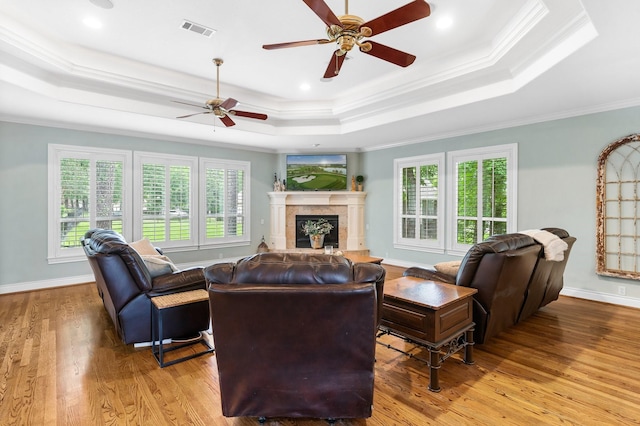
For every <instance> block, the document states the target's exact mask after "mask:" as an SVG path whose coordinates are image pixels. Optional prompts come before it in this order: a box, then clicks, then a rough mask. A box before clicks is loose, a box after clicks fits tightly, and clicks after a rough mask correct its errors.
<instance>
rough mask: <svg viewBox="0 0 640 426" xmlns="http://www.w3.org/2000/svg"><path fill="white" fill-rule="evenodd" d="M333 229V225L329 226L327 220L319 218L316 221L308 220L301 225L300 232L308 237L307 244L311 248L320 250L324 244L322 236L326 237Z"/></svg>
mask: <svg viewBox="0 0 640 426" xmlns="http://www.w3.org/2000/svg"><path fill="white" fill-rule="evenodd" d="M332 229H333V225H332V224H330V223H329V222H328V221H327V219H323V218H320V219H318V220H316V221H313V220H308V221H306V222H305V224H304V225H302V231H303V232H304V235H308V236H309V242H310V243H311V248H314V249H318V248H322V245H323V244H324V236H325V235H327V234H328V233H329V232H331V230H332Z"/></svg>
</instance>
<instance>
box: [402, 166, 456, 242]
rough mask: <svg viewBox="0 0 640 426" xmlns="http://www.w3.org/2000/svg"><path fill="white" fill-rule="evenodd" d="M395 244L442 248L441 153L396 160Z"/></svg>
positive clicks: (442, 168)
mask: <svg viewBox="0 0 640 426" xmlns="http://www.w3.org/2000/svg"><path fill="white" fill-rule="evenodd" d="M394 175H395V176H396V185H395V194H394V200H396V204H395V209H394V210H395V215H394V216H395V221H394V223H395V224H396V229H395V230H394V246H395V247H397V248H406V249H425V250H436V251H442V250H443V249H444V220H443V217H444V212H443V209H444V203H443V196H444V192H443V191H442V190H441V188H442V185H443V183H444V179H443V177H444V154H436V155H427V156H421V157H412V158H404V159H396V160H395V161H394Z"/></svg>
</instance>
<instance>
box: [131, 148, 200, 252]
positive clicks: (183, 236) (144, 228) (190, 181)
mask: <svg viewBox="0 0 640 426" xmlns="http://www.w3.org/2000/svg"><path fill="white" fill-rule="evenodd" d="M134 170H136V173H137V174H136V179H135V180H134V199H135V200H136V203H135V206H134V219H135V221H134V223H135V226H134V235H135V238H136V239H140V238H149V240H150V241H152V242H153V243H154V244H155V245H157V246H159V247H163V248H165V247H166V248H171V247H190V246H197V239H196V236H197V235H198V231H197V225H198V224H197V221H196V220H195V217H196V216H197V215H192V214H191V213H190V212H193V211H195V210H196V207H197V197H196V195H195V194H196V193H197V181H196V179H195V177H196V176H197V173H198V163H197V158H195V157H187V156H178V155H163V154H154V153H143V152H136V153H135V154H134Z"/></svg>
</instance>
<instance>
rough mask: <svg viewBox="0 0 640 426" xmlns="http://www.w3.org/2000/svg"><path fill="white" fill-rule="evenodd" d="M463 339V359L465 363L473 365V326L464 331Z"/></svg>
mask: <svg viewBox="0 0 640 426" xmlns="http://www.w3.org/2000/svg"><path fill="white" fill-rule="evenodd" d="M465 340H466V342H465V346H464V358H463V361H464V363H465V364H468V365H473V364H475V363H476V362H475V361H474V360H473V346H474V345H475V342H474V341H473V328H471V329H469V330H467V331H466V332H465Z"/></svg>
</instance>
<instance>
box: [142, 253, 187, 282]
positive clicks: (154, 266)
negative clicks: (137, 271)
mask: <svg viewBox="0 0 640 426" xmlns="http://www.w3.org/2000/svg"><path fill="white" fill-rule="evenodd" d="M140 257H141V258H142V260H143V261H144V264H145V266H146V267H147V269H148V270H149V275H151V278H155V277H157V276H160V275H166V274H170V273H172V272H175V271H177V270H178V268H177V267H176V265H174V264H173V262H172V261H171V259H169V258H168V257H167V256H162V255H159V254H157V255H153V256H151V255H141V256H140Z"/></svg>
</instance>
